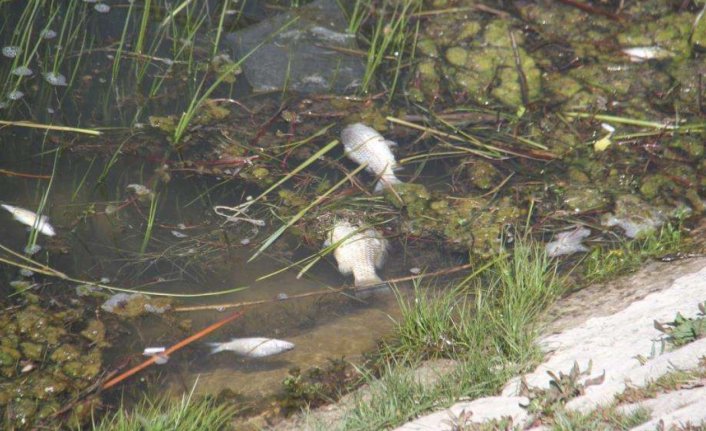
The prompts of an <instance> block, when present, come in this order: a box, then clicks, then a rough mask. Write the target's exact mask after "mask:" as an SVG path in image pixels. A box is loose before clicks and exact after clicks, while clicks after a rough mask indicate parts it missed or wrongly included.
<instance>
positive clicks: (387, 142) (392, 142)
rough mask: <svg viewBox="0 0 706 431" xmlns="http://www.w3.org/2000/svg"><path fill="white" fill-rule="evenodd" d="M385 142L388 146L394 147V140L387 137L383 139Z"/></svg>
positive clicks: (395, 144)
mask: <svg viewBox="0 0 706 431" xmlns="http://www.w3.org/2000/svg"><path fill="white" fill-rule="evenodd" d="M385 144H386V145H387V147H388V148H396V147H397V146H398V145H397V142H395V141H390V140H389V139H385Z"/></svg>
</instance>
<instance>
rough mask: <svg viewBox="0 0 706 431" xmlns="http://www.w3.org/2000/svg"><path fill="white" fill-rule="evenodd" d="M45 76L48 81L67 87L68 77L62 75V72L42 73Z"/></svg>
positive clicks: (57, 85)
mask: <svg viewBox="0 0 706 431" xmlns="http://www.w3.org/2000/svg"><path fill="white" fill-rule="evenodd" d="M42 76H43V77H44V80H45V81H47V82H48V83H49V84H51V85H53V86H56V87H66V86H67V85H68V84H67V83H66V77H65V76H64V75H62V74H61V73H56V72H45V73H43V74H42Z"/></svg>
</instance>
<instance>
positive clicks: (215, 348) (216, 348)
mask: <svg viewBox="0 0 706 431" xmlns="http://www.w3.org/2000/svg"><path fill="white" fill-rule="evenodd" d="M206 345H207V346H208V347H210V348H211V354H212V355H213V354H214V353H218V352H221V351H223V346H221V343H206Z"/></svg>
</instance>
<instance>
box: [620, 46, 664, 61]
mask: <svg viewBox="0 0 706 431" xmlns="http://www.w3.org/2000/svg"><path fill="white" fill-rule="evenodd" d="M622 51H623V53H624V54H625V55H627V56H628V57H629V58H630V61H632V62H633V63H642V62H643V61H647V60H662V59H665V58H669V57H673V56H674V54H672V53H671V52H670V51H669V50H666V49H664V48H661V47H659V46H637V47H634V48H623V49H622Z"/></svg>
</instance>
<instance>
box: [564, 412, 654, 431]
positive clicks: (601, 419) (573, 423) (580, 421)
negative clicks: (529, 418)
mask: <svg viewBox="0 0 706 431" xmlns="http://www.w3.org/2000/svg"><path fill="white" fill-rule="evenodd" d="M649 419H650V411H649V410H648V409H646V408H642V407H640V408H637V409H635V410H634V411H633V412H631V413H628V414H625V413H621V412H619V411H618V410H617V409H616V408H615V407H608V408H601V409H597V410H594V411H591V412H588V413H577V412H566V411H560V412H556V413H555V415H554V417H553V423H552V424H551V429H552V431H574V430H597V431H609V430H629V429H632V428H634V427H636V426H638V425H640V424H642V423H645V422H647V421H648V420H649Z"/></svg>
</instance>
